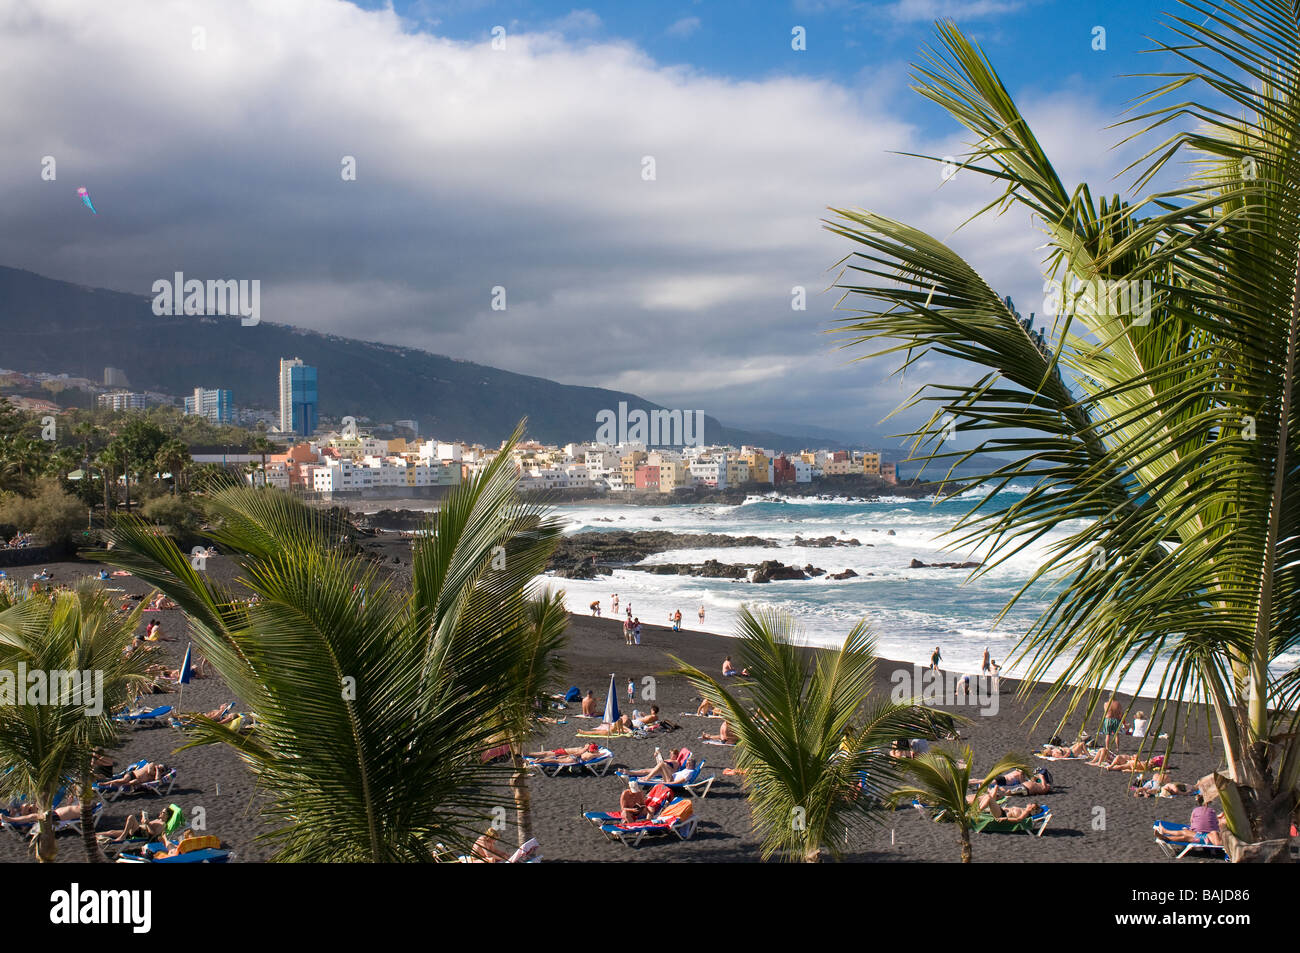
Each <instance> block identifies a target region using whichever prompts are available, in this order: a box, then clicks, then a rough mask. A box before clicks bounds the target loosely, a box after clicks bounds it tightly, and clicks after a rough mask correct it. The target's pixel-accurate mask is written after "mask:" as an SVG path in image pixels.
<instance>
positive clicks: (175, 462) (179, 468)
mask: <svg viewBox="0 0 1300 953" xmlns="http://www.w3.org/2000/svg"><path fill="white" fill-rule="evenodd" d="M191 463H193V460H191V459H190V448H189V447H188V446H186V444H185V441H184V440H177V439H176V438H175V437H172V438H170V439H168V440H166V441H164V442H163V444H162V445H161V446H159V448H158V451H157V453H155V454H154V466H156V467H157V468H158V472H159V473H163V472H167V473H170V474H171V475H172V496H176V495H177V494H178V493H179V492H180V488H181V485H182V484H183V483H184V482H185V468H186V467H188V466H189V465H190V464H191Z"/></svg>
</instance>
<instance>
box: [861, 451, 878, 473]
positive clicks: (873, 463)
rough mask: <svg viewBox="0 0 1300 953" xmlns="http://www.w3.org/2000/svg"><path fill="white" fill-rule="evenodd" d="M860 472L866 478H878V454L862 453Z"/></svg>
mask: <svg viewBox="0 0 1300 953" xmlns="http://www.w3.org/2000/svg"><path fill="white" fill-rule="evenodd" d="M862 472H863V473H864V474H865V475H867V476H875V477H878V476H880V454H878V453H864V454H863V455H862Z"/></svg>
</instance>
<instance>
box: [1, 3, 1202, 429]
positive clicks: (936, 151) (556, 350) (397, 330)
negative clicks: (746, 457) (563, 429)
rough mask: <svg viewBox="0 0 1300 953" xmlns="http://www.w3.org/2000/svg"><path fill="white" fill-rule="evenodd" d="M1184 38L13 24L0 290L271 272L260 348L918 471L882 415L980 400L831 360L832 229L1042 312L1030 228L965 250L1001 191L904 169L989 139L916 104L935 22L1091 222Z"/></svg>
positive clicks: (46, 16)
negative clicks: (590, 403)
mask: <svg viewBox="0 0 1300 953" xmlns="http://www.w3.org/2000/svg"><path fill="white" fill-rule="evenodd" d="M1174 9H1176V3H1175V0H1160V2H1147V0H1126V2H1124V3H1122V4H1121V3H1118V2H1109V3H1095V2H1074V0H1069V2H1061V0H885V2H848V0H794V2H770V3H760V2H754V3H750V2H699V0H681V2H668V3H626V2H618V3H590V4H585V5H582V6H575V5H573V4H570V3H552V2H540V0H536V2H517V0H516V2H493V0H446V2H438V0H409V2H396V0H394V2H391V3H390V2H375V0H357V2H346V0H177V2H167V0H114V2H113V3H108V4H106V3H103V2H101V0H0V84H2V86H3V88H4V89H5V90H6V94H5V96H3V97H0V129H3V131H4V134H3V135H2V136H0V188H3V194H4V196H5V202H4V203H3V206H2V207H0V265H6V266H9V267H15V268H25V269H29V270H31V271H35V272H38V273H40V274H42V275H46V276H48V277H52V278H57V279H62V280H67V281H74V282H77V283H80V284H84V285H91V286H96V287H106V288H111V289H114V290H119V291H128V292H136V293H139V294H141V295H149V294H150V292H151V288H152V285H153V282H154V281H156V280H158V279H160V278H170V277H171V276H172V274H173V273H174V272H177V271H181V272H183V273H184V274H185V275H186V276H187V277H198V278H203V279H208V278H235V279H250V280H251V279H257V280H260V282H261V289H262V290H261V315H262V320H264V321H269V322H277V323H284V324H292V325H297V326H301V327H304V328H312V329H315V330H320V331H325V332H329V333H334V334H340V335H345V336H349V337H356V338H363V339H366V340H372V341H382V342H386V343H391V344H399V345H405V346H412V347H419V348H424V349H426V350H429V351H433V352H435V353H440V354H447V355H450V356H453V357H457V358H463V359H467V360H473V361H478V362H482V363H485V364H490V365H493V366H496V367H501V368H505V369H508V370H513V371H520V372H525V373H532V374H537V375H539V376H543V377H548V378H551V379H554V380H558V381H562V382H564V383H570V384H584V385H592V386H603V387H611V388H616V389H620V390H627V391H631V392H633V393H637V394H639V395H642V396H644V397H646V398H648V399H651V400H654V401H656V402H658V403H659V404H661V405H663V406H667V407H673V408H681V409H703V410H705V411H706V412H707V413H709V414H711V415H713V416H716V417H717V418H719V419H720V420H722V421H723V422H724V423H727V424H730V425H734V426H743V427H765V428H770V429H774V430H778V431H782V430H784V431H786V432H789V431H790V430H792V429H794V428H799V429H800V430H801V431H803V430H806V429H810V428H821V429H823V430H826V431H831V432H834V433H836V434H838V435H843V436H844V437H845V438H846V439H848V440H852V441H855V442H860V443H861V444H863V445H876V446H879V445H896V441H893V442H892V443H891V442H889V441H887V440H886V435H888V434H892V433H896V432H897V431H898V429H899V427H898V422H897V421H884V422H882V421H883V419H884V418H885V417H886V416H887V415H888V414H889V413H890V411H891V410H892V409H893V408H894V407H895V406H896V405H898V404H899V403H900V402H901V401H902V400H904V399H905V398H906V397H907V396H908V395H909V394H910V393H911V392H912V391H913V390H914V389H915V388H916V387H917V386H919V385H920V384H922V383H924V382H926V381H927V380H951V379H953V376H954V375H956V376H961V374H962V373H963V372H962V371H961V369H958V368H953V367H951V366H949V367H945V366H942V365H940V364H937V363H935V362H922V363H920V364H918V365H915V366H913V367H912V368H910V369H909V371H908V375H907V377H906V378H905V379H901V380H900V379H899V378H898V377H896V376H893V375H892V372H893V370H894V369H895V367H896V365H897V359H896V358H882V359H874V360H869V361H862V360H854V358H857V357H861V356H862V355H863V353H864V352H862V351H861V350H844V349H841V348H840V347H839V346H838V345H839V343H841V342H840V340H839V339H838V338H837V337H836V335H834V334H829V333H827V332H828V330H829V329H830V328H831V327H832V326H833V322H834V321H835V319H836V318H837V317H842V316H843V314H839V313H837V312H836V310H835V309H836V306H837V303H838V295H837V294H836V293H835V292H834V291H833V290H831V289H830V286H831V285H832V284H833V283H834V281H835V279H836V273H837V267H836V265H837V262H839V261H840V259H842V258H843V257H844V256H845V255H846V254H849V253H850V252H851V251H852V247H851V246H849V245H848V244H846V242H845V241H844V240H843V239H840V238H837V237H835V236H833V235H830V234H829V233H827V232H826V231H825V230H824V229H823V226H822V221H823V219H824V218H826V217H828V216H829V215H830V214H831V213H829V212H828V211H827V209H828V207H839V208H864V209H869V210H871V211H874V212H879V213H881V214H884V215H887V216H889V217H891V218H895V219H899V220H902V221H905V222H908V223H909V224H912V225H915V226H917V227H919V228H922V229H924V230H925V231H927V232H929V233H930V234H932V235H934V236H936V237H939V238H942V239H944V240H945V241H947V242H948V243H949V244H951V245H952V246H953V247H954V248H956V249H957V250H958V251H959V252H961V253H962V254H963V255H965V256H966V257H967V258H968V260H970V261H971V262H972V264H974V265H975V266H976V268H977V269H979V270H980V272H981V273H982V274H983V275H984V276H985V278H986V280H988V281H989V283H990V284H991V285H992V286H993V287H995V288H997V289H998V290H999V291H1001V292H1003V293H1005V294H1009V295H1011V296H1012V297H1013V298H1014V299H1016V303H1017V306H1018V308H1019V309H1020V310H1021V311H1022V312H1031V311H1035V310H1036V303H1037V302H1040V301H1041V300H1042V297H1043V294H1042V278H1041V272H1040V261H1041V256H1042V254H1043V252H1042V251H1041V249H1040V246H1041V245H1042V242H1043V237H1042V234H1041V233H1040V232H1039V231H1037V230H1036V228H1035V226H1034V223H1033V222H1031V221H1030V220H1029V219H1028V218H1026V217H1024V216H1023V215H1020V214H1019V213H1008V214H1005V215H1002V216H994V215H989V216H985V217H983V218H981V219H979V220H977V221H975V222H972V223H970V224H964V223H966V221H967V219H968V218H969V217H970V215H971V214H972V213H973V212H975V211H976V210H977V209H978V208H980V207H981V206H982V205H984V204H985V203H986V202H987V201H988V200H989V198H990V197H991V196H992V195H993V194H994V193H993V192H992V191H990V188H989V186H988V184H987V183H986V182H984V181H982V180H981V178H980V177H979V176H977V175H976V174H974V173H970V172H965V173H963V172H959V173H958V174H957V175H955V176H953V177H952V178H950V179H947V180H945V179H944V177H943V173H942V166H941V165H940V164H938V163H933V162H927V161H924V160H922V159H917V158H911V157H908V156H906V155H902V154H903V153H919V154H923V155H928V156H936V157H940V158H942V157H946V156H955V155H959V154H960V153H961V152H962V150H963V142H964V141H965V138H966V136H965V133H964V130H962V129H961V128H960V127H959V126H958V125H957V124H956V122H955V121H953V120H952V119H951V118H950V117H948V116H947V115H946V114H945V113H944V112H943V111H942V110H941V109H940V108H939V107H937V106H935V105H934V104H932V103H930V102H929V101H928V100H926V99H924V98H922V97H921V96H919V95H918V94H917V93H915V92H913V91H912V90H910V89H909V77H908V71H909V64H910V63H913V62H916V61H917V60H918V58H919V56H920V55H921V54H922V52H923V50H924V48H925V47H926V46H927V44H930V43H932V42H933V40H934V37H935V31H934V21H935V19H936V18H941V17H943V18H948V17H950V18H952V19H954V20H955V21H956V23H957V24H958V26H959V27H960V28H961V29H962V30H963V31H965V32H966V33H967V34H968V35H969V36H970V37H971V38H972V39H974V40H975V41H976V42H978V43H979V44H980V45H981V46H982V47H983V49H984V50H985V52H986V53H987V55H988V57H989V58H990V60H991V61H992V63H993V64H994V66H995V68H997V69H998V71H999V72H1000V74H1001V75H1002V77H1003V79H1004V81H1005V83H1006V85H1007V86H1008V88H1009V90H1010V91H1011V93H1012V95H1013V97H1014V98H1015V100H1016V102H1017V103H1018V105H1019V106H1020V108H1021V109H1022V111H1023V112H1024V113H1025V114H1026V115H1027V117H1028V118H1029V120H1030V123H1031V125H1032V127H1033V128H1034V130H1035V132H1036V133H1037V135H1038V137H1039V139H1040V140H1041V141H1042V142H1043V144H1044V146H1045V148H1046V150H1047V153H1048V155H1049V156H1050V157H1051V158H1052V160H1053V161H1054V163H1055V164H1056V167H1057V169H1058V171H1059V172H1060V173H1061V175H1062V177H1063V178H1064V179H1065V181H1066V183H1067V184H1068V185H1070V184H1073V183H1076V182H1082V181H1087V182H1089V183H1091V185H1092V188H1093V193H1094V195H1096V194H1108V193H1111V192H1125V191H1127V190H1128V187H1129V184H1130V182H1131V178H1126V177H1123V176H1121V175H1120V173H1121V172H1122V170H1123V169H1124V167H1125V166H1126V165H1128V163H1129V162H1130V161H1132V160H1133V159H1134V158H1136V156H1137V155H1138V154H1140V153H1139V151H1138V150H1137V147H1136V146H1135V145H1132V144H1130V145H1127V146H1123V147H1121V148H1118V149H1116V148H1113V147H1114V146H1115V144H1116V143H1118V142H1119V141H1120V140H1121V139H1122V138H1123V136H1124V133H1123V132H1122V131H1121V130H1118V129H1113V128H1108V127H1109V126H1110V125H1111V124H1113V123H1114V122H1115V121H1116V120H1117V119H1119V118H1121V117H1122V115H1123V114H1124V110H1125V109H1126V108H1128V106H1129V105H1130V104H1131V101H1132V100H1133V99H1134V97H1136V96H1138V95H1139V94H1140V93H1142V92H1143V91H1144V90H1146V89H1147V88H1148V87H1149V86H1150V85H1151V83H1152V80H1150V79H1146V78H1141V77H1132V76H1131V75H1127V74H1134V73H1140V72H1150V71H1154V70H1157V69H1161V68H1167V67H1168V65H1169V64H1168V63H1167V61H1162V60H1161V59H1160V58H1159V57H1158V56H1156V55H1152V54H1146V55H1143V54H1142V53H1141V51H1142V50H1144V49H1148V48H1149V47H1150V46H1151V45H1152V41H1151V37H1154V36H1165V35H1166V34H1165V33H1164V32H1163V30H1162V28H1161V27H1160V25H1159V24H1160V21H1161V18H1162V16H1163V14H1164V13H1165V11H1171V10H1174ZM1198 19H1199V18H1198ZM1099 28H1100V29H1101V30H1103V31H1104V33H1102V34H1099V33H1098V29H1099ZM1099 36H1100V37H1103V38H1104V42H1102V43H1100V44H1099V40H1098V38H1099ZM801 40H802V43H800V41H801ZM801 45H802V47H803V48H802V49H796V47H798V46H801ZM1099 46H1104V49H1103V48H1098V47H1099ZM46 157H53V159H54V160H55V167H54V168H55V174H54V178H52V179H51V178H49V176H48V173H47V174H46V175H42V172H43V170H44V169H45V168H46V165H47V163H46V162H45V159H46ZM351 169H354V170H355V175H354V176H350V175H349V174H348V173H349V171H350V170H351ZM82 186H84V187H86V188H87V189H88V191H89V193H90V195H91V197H92V199H93V201H94V203H95V206H96V209H97V212H98V214H97V215H94V216H91V215H90V214H89V211H88V210H87V209H86V208H84V207H83V206H82V204H81V202H80V200H79V199H78V197H77V195H76V189H77V188H78V187H82ZM796 288H803V289H806V308H805V309H804V310H796V309H795V308H794V307H793V306H792V304H793V302H794V298H795V293H794V290H793V289H796ZM494 305H496V307H494ZM502 305H504V307H503V308H502ZM844 306H847V305H841V307H844ZM249 333H256V329H255V328H250V329H249ZM279 356H280V355H271V356H270V357H272V358H275V357H279ZM3 363H4V361H3V358H2V357H0V365H3ZM218 366H219V361H218ZM208 386H221V385H220V382H219V381H217V382H208ZM321 386H322V387H325V386H327V382H325V381H322V383H321ZM235 399H236V402H237V403H238V401H239V395H238V394H236V395H235ZM418 410H419V409H418V408H412V416H414V415H415V414H416V413H417V412H418Z"/></svg>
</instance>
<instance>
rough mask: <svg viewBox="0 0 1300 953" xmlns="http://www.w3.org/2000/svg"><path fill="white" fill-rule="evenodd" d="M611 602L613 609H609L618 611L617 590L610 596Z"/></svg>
mask: <svg viewBox="0 0 1300 953" xmlns="http://www.w3.org/2000/svg"><path fill="white" fill-rule="evenodd" d="M611 602H612V603H613V606H614V607H613V609H611V610H610V611H611V612H617V611H618V593H617V592H616V593H614V595H613V596H612V597H611Z"/></svg>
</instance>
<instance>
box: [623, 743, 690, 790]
mask: <svg viewBox="0 0 1300 953" xmlns="http://www.w3.org/2000/svg"><path fill="white" fill-rule="evenodd" d="M680 756H681V749H680V748H674V749H673V750H672V751H671V752H669V754H668V760H667V761H663V760H660V761H659V762H658V763H657V764H656V765H655V766H654V767H653V768H645V769H644V770H642V771H629V772H628V773H627V776H628V777H629V778H640V779H641V780H643V781H648V780H649V779H651V778H658V779H661V780H664V781H667V782H668V783H670V784H674V783H680V782H682V781H685V780H687V779H688V778H689V777H690V776H691V775H692V774H694V773H695V762H694V761H693V760H687V762H686V763H685V764H681V763H680V762H679V761H678V758H679V757H680Z"/></svg>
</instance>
